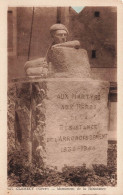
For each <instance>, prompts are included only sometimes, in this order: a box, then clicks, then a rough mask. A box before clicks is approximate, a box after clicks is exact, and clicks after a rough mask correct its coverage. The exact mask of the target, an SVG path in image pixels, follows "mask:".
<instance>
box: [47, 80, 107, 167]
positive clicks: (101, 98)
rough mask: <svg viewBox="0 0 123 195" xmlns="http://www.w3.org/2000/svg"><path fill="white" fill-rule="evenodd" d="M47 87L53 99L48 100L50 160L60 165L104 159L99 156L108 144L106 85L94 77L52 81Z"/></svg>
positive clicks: (52, 163) (48, 160)
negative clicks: (77, 80)
mask: <svg viewBox="0 0 123 195" xmlns="http://www.w3.org/2000/svg"><path fill="white" fill-rule="evenodd" d="M85 85H87V87H86V88H85ZM48 89H49V90H48V97H50V99H48V100H46V102H45V103H46V110H47V112H46V116H47V117H46V119H47V120H46V124H47V126H46V151H47V163H48V164H51V165H54V166H57V167H58V169H61V168H62V167H63V166H64V165H65V164H67V165H69V166H74V165H75V166H81V165H82V164H83V163H85V164H86V165H87V166H90V165H92V164H94V163H102V161H103V159H102V158H101V159H102V160H101V161H100V156H101V154H102V152H104V151H105V150H106V148H107V129H108V123H107V122H106V121H107V120H105V118H106V116H108V109H107V95H108V91H107V88H103V90H102V86H101V85H99V84H98V85H97V83H96V82H94V81H93V82H92V83H91V82H90V81H84V82H75V81H73V82H65V81H64V82H58V81H57V82H51V83H50V84H49V86H48ZM92 89H93V93H91V91H92ZM104 153H105V154H104V156H105V155H107V154H106V153H107V152H104ZM61 159H62V162H61ZM88 159H89V160H88ZM104 159H106V158H105V157H104ZM103 164H106V161H105V160H104V162H103Z"/></svg>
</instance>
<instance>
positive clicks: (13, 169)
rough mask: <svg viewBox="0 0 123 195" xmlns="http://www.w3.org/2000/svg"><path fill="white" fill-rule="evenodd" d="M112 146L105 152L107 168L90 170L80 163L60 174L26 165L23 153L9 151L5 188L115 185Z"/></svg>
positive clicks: (36, 166)
mask: <svg viewBox="0 0 123 195" xmlns="http://www.w3.org/2000/svg"><path fill="white" fill-rule="evenodd" d="M111 145H112V144H111ZM115 145H116V144H115ZM113 146H114V144H113V145H112V147H111V148H110V147H109V149H108V165H107V166H104V165H93V168H92V169H88V168H86V166H85V165H84V164H83V165H82V166H79V167H68V166H64V168H63V169H62V172H58V171H57V169H56V168H55V167H54V169H53V168H52V169H51V168H48V167H47V168H46V167H43V166H42V167H39V165H38V164H37V163H36V162H33V163H32V164H30V163H28V162H27V161H26V154H25V155H24V154H23V155H22V153H21V152H20V151H19V150H18V151H17V150H15V151H14V150H13V152H11V154H9V156H8V186H42V187H43V186H66V187H67V186H115V185H116V180H117V178H116V147H115V148H113ZM109 157H110V158H109Z"/></svg>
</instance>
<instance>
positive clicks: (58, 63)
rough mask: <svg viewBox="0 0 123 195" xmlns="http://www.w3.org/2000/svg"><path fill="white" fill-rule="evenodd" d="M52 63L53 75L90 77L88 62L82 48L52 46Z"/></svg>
mask: <svg viewBox="0 0 123 195" xmlns="http://www.w3.org/2000/svg"><path fill="white" fill-rule="evenodd" d="M52 64H53V68H54V70H53V71H54V72H55V73H56V74H55V77H77V78H89V77H90V64H89V60H88V56H87V52H86V50H84V49H75V48H69V47H63V46H59V47H58V46H57V47H52Z"/></svg>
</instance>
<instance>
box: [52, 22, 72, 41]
mask: <svg viewBox="0 0 123 195" xmlns="http://www.w3.org/2000/svg"><path fill="white" fill-rule="evenodd" d="M50 33H51V36H52V38H53V40H54V43H55V44H58V43H64V42H66V41H67V36H68V30H67V28H66V27H65V26H64V25H63V24H54V25H52V26H51V27H50Z"/></svg>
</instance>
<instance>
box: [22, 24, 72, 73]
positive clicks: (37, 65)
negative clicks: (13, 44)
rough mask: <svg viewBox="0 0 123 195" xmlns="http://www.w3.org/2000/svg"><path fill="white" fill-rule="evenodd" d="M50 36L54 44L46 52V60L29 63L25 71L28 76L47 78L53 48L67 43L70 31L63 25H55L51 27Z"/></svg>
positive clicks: (41, 59) (39, 59) (40, 59)
mask: <svg viewBox="0 0 123 195" xmlns="http://www.w3.org/2000/svg"><path fill="white" fill-rule="evenodd" d="M50 34H51V36H52V39H53V42H52V44H51V46H50V47H49V48H48V50H47V52H46V56H45V57H44V58H38V59H36V60H30V61H27V62H26V64H25V66H24V69H25V72H26V74H27V76H41V75H42V76H47V73H48V70H50V66H52V65H51V57H52V56H51V47H52V46H53V45H55V44H59V43H64V42H66V41H67V36H68V30H67V28H66V27H65V26H64V25H63V24H54V25H52V26H51V27H50Z"/></svg>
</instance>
